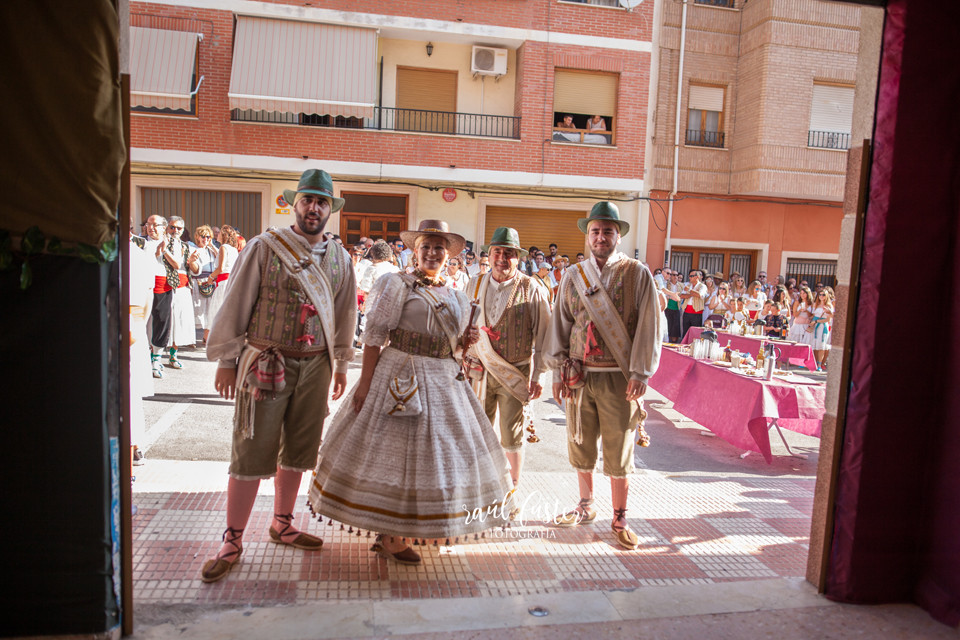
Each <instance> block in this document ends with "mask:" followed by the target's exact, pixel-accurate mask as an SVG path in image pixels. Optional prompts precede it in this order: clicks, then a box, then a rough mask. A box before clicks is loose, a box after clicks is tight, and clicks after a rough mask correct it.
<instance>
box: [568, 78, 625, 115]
mask: <svg viewBox="0 0 960 640" xmlns="http://www.w3.org/2000/svg"><path fill="white" fill-rule="evenodd" d="M617 80H618V77H617V76H616V75H613V74H609V73H581V72H578V71H565V70H563V69H557V70H556V71H555V72H554V83H553V110H554V111H555V112H563V113H582V114H586V115H597V116H608V117H613V116H616V115H617Z"/></svg>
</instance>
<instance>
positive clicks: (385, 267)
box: [357, 260, 400, 293]
mask: <svg viewBox="0 0 960 640" xmlns="http://www.w3.org/2000/svg"><path fill="white" fill-rule="evenodd" d="M397 271H400V269H398V268H397V266H396V265H395V264H393V263H392V262H390V261H389V260H384V261H383V262H374V263H372V264H371V265H370V266H369V267H367V268H366V269H365V270H364V271H363V275H362V276H361V277H360V284H358V285H357V287H358V288H359V289H360V290H361V291H363V292H364V293H370V290H371V289H373V283H375V282H376V281H377V279H378V278H379V277H380V276H382V275H383V274H385V273H396V272H397Z"/></svg>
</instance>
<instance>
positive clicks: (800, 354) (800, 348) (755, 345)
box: [681, 327, 817, 371]
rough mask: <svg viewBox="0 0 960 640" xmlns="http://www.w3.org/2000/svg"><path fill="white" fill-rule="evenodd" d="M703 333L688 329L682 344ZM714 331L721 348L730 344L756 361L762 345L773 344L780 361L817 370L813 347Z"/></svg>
mask: <svg viewBox="0 0 960 640" xmlns="http://www.w3.org/2000/svg"><path fill="white" fill-rule="evenodd" d="M703 331H704V328H703V327H690V328H689V329H687V335H685V336H683V341H682V342H681V344H691V343H692V342H693V341H694V340H696V339H697V338H699V337H700V334H701V333H703ZM714 331H716V332H717V340H718V341H719V344H720V347H721V348H723V347H726V346H727V343H728V342H729V343H730V346H731V347H732V348H733V349H736V350H737V351H739V352H741V353H746V354H749V355H751V356H753V358H754V359H756V357H757V354H758V353H760V344H761V343H763V344H772V345H774V346H775V347H776V348H777V349H779V350H780V357H779V360H780V361H782V362H789V363H790V364H795V365H799V366H804V367H806V368H807V369H809V370H810V371H815V370H816V368H817V361H816V359H815V358H814V357H813V347H811V346H810V345H808V344H800V343H799V342H792V341H790V340H780V339H777V338H768V337H766V336H753V335H740V334H738V333H729V332H727V331H721V330H720V329H714Z"/></svg>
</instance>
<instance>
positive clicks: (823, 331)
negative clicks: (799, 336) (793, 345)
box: [813, 287, 833, 371]
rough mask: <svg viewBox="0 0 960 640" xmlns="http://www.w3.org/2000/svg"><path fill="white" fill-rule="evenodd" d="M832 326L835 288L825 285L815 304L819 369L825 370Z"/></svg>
mask: <svg viewBox="0 0 960 640" xmlns="http://www.w3.org/2000/svg"><path fill="white" fill-rule="evenodd" d="M832 328H833V290H832V289H831V288H830V287H825V288H824V289H822V290H821V291H820V293H818V294H817V299H816V302H815V304H814V305H813V357H814V358H815V359H816V360H817V371H823V365H824V364H826V360H827V355H828V354H829V353H830V339H831V334H832Z"/></svg>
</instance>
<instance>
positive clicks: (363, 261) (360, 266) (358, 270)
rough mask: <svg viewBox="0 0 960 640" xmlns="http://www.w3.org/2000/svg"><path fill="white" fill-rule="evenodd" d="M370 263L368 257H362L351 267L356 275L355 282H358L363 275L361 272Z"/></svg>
mask: <svg viewBox="0 0 960 640" xmlns="http://www.w3.org/2000/svg"><path fill="white" fill-rule="evenodd" d="M372 264H373V261H372V260H370V259H369V258H363V259H361V260H360V261H359V262H358V263H357V264H356V265H355V266H354V267H353V272H354V273H355V274H356V275H357V282H360V278H362V277H363V272H364V271H366V270H367V267H369V266H370V265H372Z"/></svg>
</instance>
